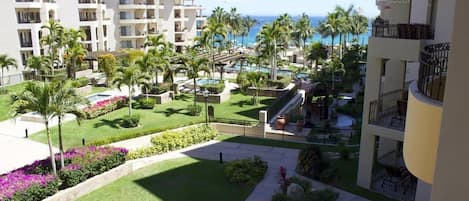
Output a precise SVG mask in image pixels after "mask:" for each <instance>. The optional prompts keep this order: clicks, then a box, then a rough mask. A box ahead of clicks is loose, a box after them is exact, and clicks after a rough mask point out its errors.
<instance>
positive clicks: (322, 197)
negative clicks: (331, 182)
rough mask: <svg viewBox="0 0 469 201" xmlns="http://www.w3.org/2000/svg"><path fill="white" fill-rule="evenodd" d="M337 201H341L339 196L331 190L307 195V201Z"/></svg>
mask: <svg viewBox="0 0 469 201" xmlns="http://www.w3.org/2000/svg"><path fill="white" fill-rule="evenodd" d="M337 199H339V194H338V193H336V192H334V191H332V190H329V189H326V190H322V191H313V192H311V191H310V192H308V193H307V194H306V200H307V201H336V200H337Z"/></svg>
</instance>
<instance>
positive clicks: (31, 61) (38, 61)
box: [26, 56, 50, 76]
mask: <svg viewBox="0 0 469 201" xmlns="http://www.w3.org/2000/svg"><path fill="white" fill-rule="evenodd" d="M26 66H27V67H28V68H30V69H33V70H34V71H35V72H36V73H37V74H36V75H39V76H41V75H44V74H47V73H48V71H49V70H50V68H49V66H50V60H49V58H48V57H45V56H31V57H29V58H28V62H27V64H26Z"/></svg>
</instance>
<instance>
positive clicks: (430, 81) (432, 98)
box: [404, 43, 450, 184]
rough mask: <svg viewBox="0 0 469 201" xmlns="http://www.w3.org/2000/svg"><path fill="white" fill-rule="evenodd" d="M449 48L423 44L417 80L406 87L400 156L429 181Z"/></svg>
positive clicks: (430, 181) (442, 45) (419, 176)
mask: <svg viewBox="0 0 469 201" xmlns="http://www.w3.org/2000/svg"><path fill="white" fill-rule="evenodd" d="M449 49H450V44H449V43H442V44H433V45H429V46H426V47H425V48H423V50H422V51H421V55H420V71H419V80H418V81H417V82H416V83H414V84H412V85H411V87H410V90H409V91H410V92H409V108H408V110H407V119H406V125H407V126H406V128H405V139H404V159H405V162H406V165H407V166H408V168H409V170H410V171H411V172H412V174H414V175H415V176H417V177H418V178H419V179H421V180H423V181H425V182H427V183H430V184H432V183H433V175H434V172H435V161H436V154H437V148H438V144H439V143H438V141H439V137H440V127H441V119H442V113H443V108H442V102H443V99H444V87H445V81H446V72H447V69H448V52H449Z"/></svg>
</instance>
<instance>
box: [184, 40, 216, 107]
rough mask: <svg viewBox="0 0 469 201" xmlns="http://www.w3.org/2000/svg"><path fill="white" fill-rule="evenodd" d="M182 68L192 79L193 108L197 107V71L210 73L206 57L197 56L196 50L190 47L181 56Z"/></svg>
mask: <svg viewBox="0 0 469 201" xmlns="http://www.w3.org/2000/svg"><path fill="white" fill-rule="evenodd" d="M181 60H182V64H183V67H182V68H183V69H185V70H186V71H187V77H188V78H189V79H192V80H193V84H194V108H195V107H197V101H196V100H197V99H196V98H197V92H196V90H197V81H196V80H197V78H199V72H206V73H209V74H210V69H209V68H208V67H207V64H208V59H207V58H205V57H200V56H198V54H197V52H196V51H195V50H194V49H193V48H190V49H189V50H188V52H187V53H186V54H185V55H183V56H182V57H181Z"/></svg>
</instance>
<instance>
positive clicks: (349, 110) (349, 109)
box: [336, 103, 363, 118]
mask: <svg viewBox="0 0 469 201" xmlns="http://www.w3.org/2000/svg"><path fill="white" fill-rule="evenodd" d="M336 111H337V112H338V113H342V114H346V115H350V116H353V117H356V118H360V117H361V116H362V111H363V105H361V104H351V103H347V104H345V105H343V106H338V107H337V108H336Z"/></svg>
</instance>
